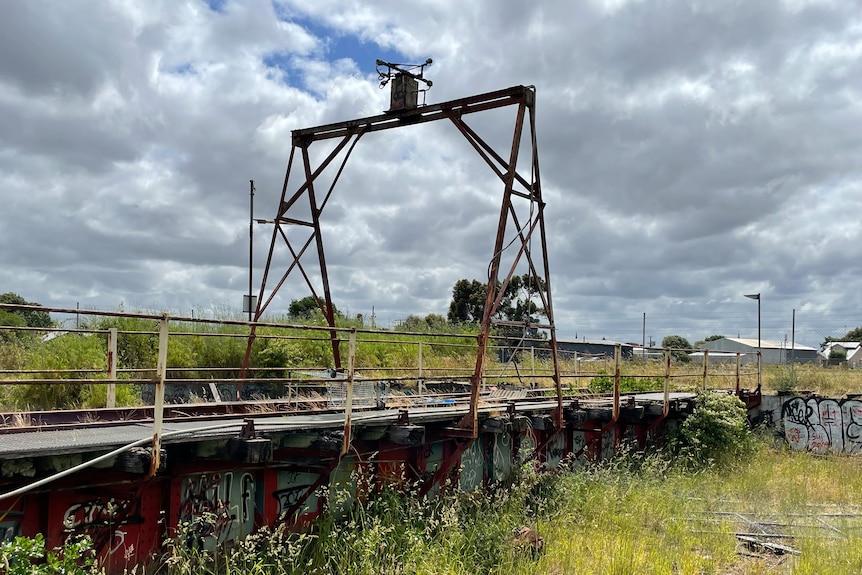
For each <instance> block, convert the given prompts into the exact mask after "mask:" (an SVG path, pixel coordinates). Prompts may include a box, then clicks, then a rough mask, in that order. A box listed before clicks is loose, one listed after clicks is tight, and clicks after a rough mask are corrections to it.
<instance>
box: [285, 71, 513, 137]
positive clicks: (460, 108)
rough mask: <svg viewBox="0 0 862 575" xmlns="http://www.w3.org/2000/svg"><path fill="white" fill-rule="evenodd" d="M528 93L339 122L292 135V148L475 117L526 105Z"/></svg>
mask: <svg viewBox="0 0 862 575" xmlns="http://www.w3.org/2000/svg"><path fill="white" fill-rule="evenodd" d="M529 91H530V90H529V88H527V87H525V86H512V87H511V88H506V89H504V90H497V91H495V92H487V93H485V94H478V95H476V96H469V97H467V98H459V99H457V100H450V101H448V102H443V103H441V104H432V105H430V106H424V107H421V108H414V109H407V110H400V111H397V112H388V113H386V114H380V115H377V116H370V117H367V118H360V119H356V120H348V121H346V122H336V123H333V124H325V125H322V126H316V127H313V128H303V129H299V130H293V131H292V132H291V134H292V138H293V145H294V146H298V147H303V146H307V145H309V144H310V143H311V142H314V141H318V140H326V139H330V138H339V137H345V136H350V135H353V134H355V133H357V132H358V131H359V130H363V131H365V132H377V131H380V130H388V129H390V128H398V127H401V126H404V125H412V124H422V123H425V122H432V121H434V120H440V119H442V118H445V117H447V116H448V115H450V114H457V115H463V114H472V113H475V112H481V111H484V110H491V109H494V108H501V107H504V106H511V105H513V104H518V103H521V102H522V101H524V100H525V99H526V98H527V93H528V92H529Z"/></svg>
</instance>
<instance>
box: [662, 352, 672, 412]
mask: <svg viewBox="0 0 862 575" xmlns="http://www.w3.org/2000/svg"><path fill="white" fill-rule="evenodd" d="M664 366H665V367H664V406H663V407H662V414H663V416H664V417H667V414H668V413H670V350H669V349H666V350H664Z"/></svg>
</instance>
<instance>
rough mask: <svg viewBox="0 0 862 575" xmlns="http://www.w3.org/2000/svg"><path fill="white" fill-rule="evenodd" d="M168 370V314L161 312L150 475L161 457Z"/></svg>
mask: <svg viewBox="0 0 862 575" xmlns="http://www.w3.org/2000/svg"><path fill="white" fill-rule="evenodd" d="M167 371H168V314H166V313H165V314H162V319H161V320H160V323H159V359H158V363H157V364H156V380H155V384H156V401H155V406H154V407H153V455H152V458H151V460H150V477H152V476H153V475H155V474H156V471H157V470H158V468H159V465H160V464H161V457H162V419H163V418H164V409H165V377H166V376H167Z"/></svg>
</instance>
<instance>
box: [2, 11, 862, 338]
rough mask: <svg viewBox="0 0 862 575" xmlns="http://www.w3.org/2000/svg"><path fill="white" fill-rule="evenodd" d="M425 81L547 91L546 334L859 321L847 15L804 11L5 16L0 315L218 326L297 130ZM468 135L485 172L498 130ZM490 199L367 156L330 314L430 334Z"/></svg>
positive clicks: (434, 156) (449, 171)
mask: <svg viewBox="0 0 862 575" xmlns="http://www.w3.org/2000/svg"><path fill="white" fill-rule="evenodd" d="M429 56H430V57H432V58H434V64H433V66H432V67H431V68H429V70H428V76H429V77H430V78H431V79H432V80H433V81H434V88H433V89H432V90H431V91H430V92H429V93H428V96H427V97H428V101H429V102H439V101H442V100H446V99H451V98H458V97H463V96H467V95H470V94H475V93H480V92H484V91H490V90H495V89H500V88H504V87H507V86H512V85H517V84H532V85H535V86H536V87H537V97H538V105H537V117H538V137H539V149H540V159H541V164H542V177H543V187H544V192H545V197H546V200H547V201H548V208H547V212H546V217H547V226H548V234H549V238H548V241H549V246H550V248H549V251H550V259H551V277H552V286H553V289H554V302H555V311H556V313H557V324H558V330H559V332H560V333H561V335H562V337H567V336H569V337H571V336H573V335H574V333H576V332H577V333H579V334H580V335H587V336H588V337H602V336H607V337H608V338H611V339H612V338H617V339H629V340H639V336H640V321H641V314H642V313H643V312H644V311H646V312H647V313H648V315H649V317H650V318H651V321H652V322H654V323H655V324H659V323H660V324H662V325H661V326H660V327H659V326H657V327H656V329H657V330H658V329H661V330H663V333H654V334H653V335H654V336H656V338H657V339H659V340H660V339H661V337H662V336H663V335H667V333H670V332H669V331H668V330H679V331H681V332H684V333H683V335H686V336H689V337H690V338H692V339H697V338H699V337H702V336H703V335H706V334H708V333H715V332H722V331H724V332H731V331H734V332H736V331H737V330H739V331H742V332H745V330H746V329H748V330H750V329H751V325H750V324H751V321H750V319H751V313H750V312H751V310H750V307H751V306H750V305H748V304H749V303H750V302H747V301H742V300H740V298H739V297H738V296H739V294H741V293H743V292H745V291H750V290H751V289H759V290H762V291H763V293H764V300H763V303H764V311H765V314H773V315H765V319H766V320H768V321H767V322H765V327H768V328H769V329H771V330H773V331H774V332H775V333H773V334H771V335H769V337H771V338H773V339H780V334H779V332H782V333H783V331H786V330H787V329H788V327H787V324H788V323H789V320H788V319H787V318H789V316H790V313H789V310H791V309H793V308H796V309H798V310H800V311H803V312H804V313H808V314H815V313H818V312H820V313H825V312H824V310H826V311H828V310H830V309H844V310H851V312H850V313H851V314H855V317H859V311H860V309H862V296H860V295H858V294H860V293H862V289H860V288H862V285H859V282H860V280H859V279H858V278H856V277H855V274H853V273H852V270H853V269H854V268H853V266H854V263H853V262H855V258H856V257H857V256H856V254H855V252H854V249H853V247H852V246H854V245H858V243H859V232H858V231H857V229H858V224H857V220H858V217H857V214H858V213H859V208H860V207H862V206H860V205H859V204H860V202H862V199H860V198H862V170H860V168H859V162H858V159H859V157H860V153H862V135H860V130H859V129H858V126H860V125H862V94H860V90H862V85H860V82H859V78H862V19H860V16H859V14H858V11H856V10H854V9H853V7H852V6H851V5H849V4H848V3H841V2H814V1H801V0H793V1H790V0H788V1H786V2H783V3H774V4H770V3H728V4H722V3H702V2H693V3H692V2H687V1H686V2H683V1H678V2H677V1H671V2H664V3H660V4H656V3H650V2H638V1H633V2H626V1H621V0H614V1H607V2H605V1H602V2H599V1H595V2H594V1H591V0H584V1H582V2H574V3H573V2H563V1H554V2H543V3H540V4H536V3H534V2H514V3H510V4H508V5H507V9H506V10H500V9H499V6H498V5H497V4H495V3H491V2H470V3H468V4H465V3H463V2H456V1H454V0H452V1H442V0H441V1H432V0H426V1H424V2H414V3H404V2H396V1H395V0H376V1H373V2H359V1H352V0H326V1H320V2H298V1H293V0H284V1H278V2H276V3H272V2H269V1H267V0H229V1H228V2H225V3H224V5H223V6H221V8H220V9H219V11H213V10H211V9H210V8H209V7H208V5H207V3H205V2H202V1H193V0H188V1H184V2H168V1H161V2H147V3H140V2H131V1H120V0H112V1H110V2H107V3H106V2H93V1H88V0H73V1H70V2H64V3H62V4H61V5H54V4H52V5H51V6H50V7H48V6H47V5H43V4H42V3H40V2H38V1H32V2H26V3H16V4H14V5H10V6H9V7H7V10H6V11H5V13H4V19H3V21H2V22H0V192H2V199H3V204H2V205H3V208H2V209H0V245H3V246H5V247H6V249H3V250H0V283H2V287H0V290H2V291H15V292H18V293H20V294H21V295H23V296H24V297H26V298H28V299H31V300H35V301H40V302H41V303H44V304H57V305H62V306H71V305H72V303H73V302H78V301H80V302H81V303H82V304H86V305H87V306H89V307H114V306H116V305H117V304H118V303H119V302H126V304H127V305H135V304H137V305H142V306H151V307H155V308H158V309H162V308H167V309H189V308H192V307H197V308H200V307H208V306H211V305H212V304H213V302H215V303H216V305H229V306H230V305H232V306H235V307H237V308H238V307H239V304H240V302H241V297H240V296H241V294H242V293H243V292H244V291H245V290H246V289H247V275H246V274H247V270H246V265H247V255H248V252H247V247H248V244H247V241H248V239H247V230H248V228H247V225H248V224H247V221H248V220H247V217H248V213H247V210H248V196H247V189H248V180H249V179H252V178H253V179H254V180H255V182H256V184H257V190H258V192H257V194H256V198H255V206H256V215H257V216H258V217H266V218H270V217H272V216H273V212H274V209H275V204H276V201H277V199H278V194H279V193H280V190H281V186H282V178H283V176H284V170H285V167H286V163H287V158H288V154H289V152H290V146H291V130H294V129H297V128H303V127H310V126H314V125H319V124H323V123H328V122H335V121H340V120H347V119H351V118H356V117H360V116H367V115H373V114H378V113H380V111H381V110H383V109H385V108H386V107H387V106H388V91H387V90H380V89H379V88H378V86H377V77H376V73H375V71H374V69H373V60H374V58H375V57H386V58H393V59H397V60H398V61H402V62H412V61H417V62H419V61H424V59H425V58H426V57H429ZM467 121H468V123H469V124H470V125H471V126H472V127H474V128H475V129H476V130H477V132H479V133H480V135H482V136H483V137H484V138H486V139H487V140H488V141H489V142H490V143H492V144H493V145H494V146H495V147H496V148H497V149H498V150H501V151H503V152H504V153H505V151H506V150H507V149H508V146H509V144H510V138H511V130H512V125H513V116H512V110H503V111H499V112H498V113H497V112H495V113H487V114H476V115H472V116H471V117H469V118H468V119H467ZM325 149H326V144H324V143H323V142H319V143H315V144H314V146H312V153H313V155H314V156H315V157H316V158H317V157H320V155H321V154H322V153H324V151H325ZM524 165H525V164H522V166H524ZM327 177H331V176H327ZM326 187H327V184H326V178H324V181H323V182H322V183H321V184H320V186H319V188H318V189H320V190H325V189H326ZM321 193H323V191H321ZM501 193H502V185H501V184H500V182H499V180H497V179H496V177H495V176H493V174H492V173H491V172H490V170H489V169H488V168H487V166H486V165H484V162H482V161H481V160H479V159H478V158H477V157H476V155H475V153H474V152H473V151H472V149H471V148H470V147H469V146H468V145H467V143H466V142H465V141H464V140H463V138H462V137H461V136H460V135H459V134H458V133H457V131H456V130H455V129H454V128H453V127H452V126H451V125H448V124H446V123H445V122H440V123H436V124H429V125H422V126H414V127H411V128H409V129H408V128H405V129H403V130H390V131H386V132H383V133H378V134H369V135H367V136H365V137H363V139H362V141H360V143H359V144H358V145H357V147H356V149H355V151H354V153H353V156H352V158H351V160H350V162H349V163H348V164H347V167H346V168H345V171H344V173H343V175H342V176H341V180H340V181H339V185H338V186H337V188H336V190H335V192H334V193H333V196H332V198H331V199H330V203H329V204H327V207H326V211H325V213H324V239H325V242H326V246H327V259H328V261H329V263H330V265H331V266H332V267H331V269H330V280H331V283H332V291H333V294H334V296H335V298H336V304H337V305H338V306H339V307H340V308H344V309H349V310H351V311H352V312H354V313H357V312H358V313H363V314H365V315H366V316H368V315H370V312H371V306H374V309H375V313H377V314H378V317H379V318H381V317H384V316H386V317H388V318H390V319H391V320H392V321H394V320H397V319H399V317H404V316H406V315H409V314H426V313H431V312H433V313H441V314H445V312H446V306H447V302H448V298H449V290H450V289H451V286H452V284H453V283H454V281H455V280H456V279H459V278H461V277H468V278H481V277H482V276H483V275H484V274H485V273H486V268H487V262H488V259H489V257H490V251H491V249H492V244H493V235H494V232H495V227H496V221H497V218H498V215H499V202H500V197H501ZM270 231H271V230H270V229H268V228H265V227H259V228H257V230H256V238H255V246H256V254H257V255H256V262H257V266H256V268H257V269H256V274H257V278H258V279H259V277H260V274H261V272H262V268H261V266H262V264H263V259H264V254H265V250H266V248H267V247H268V244H269V239H270V236H269V234H270ZM11 246H14V248H12V247H11ZM291 289H292V290H296V291H289V292H286V293H285V298H286V299H287V300H288V301H289V299H290V297H292V295H293V294H296V295H298V296H299V297H302V296H304V295H306V294H305V292H302V290H303V289H305V288H304V287H303V286H302V285H301V283H300V285H298V286H293V287H292V288H291ZM743 299H744V298H743ZM282 303H284V302H282ZM826 316H828V314H826V315H825V316H824V317H826ZM829 317H830V318H831V319H829V321H830V322H833V323H835V321H836V320H835V317H832V316H829ZM836 317H837V316H836ZM802 321H804V317H803V318H802ZM808 321H809V325H815V324H817V320H816V319H809V320H808ZM846 321H847V322H849V323H853V322H854V321H855V320H852V319H849V320H846ZM827 323H828V322H827V321H826V320H825V319H824V320H823V325H821V326H819V327H812V328H811V330H812V331H811V333H810V334H809V335H808V336H807V337H809V338H811V339H810V340H803V343H808V344H817V343H819V341H817V338H818V337H820V336H821V335H841V334H838V333H832V332H830V333H825V331H826V330H828V329H833V328H831V327H828V326H827V325H826V324H827ZM856 323H858V322H856ZM829 325H831V324H829ZM836 325H839V324H836ZM840 325H842V326H843V323H841V324H840ZM818 329H819V330H820V331H821V332H823V333H821V334H820V335H818V334H817V330H818ZM749 333H750V331H749ZM743 335H745V333H743ZM766 336H767V334H766V333H764V337H766Z"/></svg>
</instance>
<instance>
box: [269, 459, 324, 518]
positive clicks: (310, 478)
mask: <svg viewBox="0 0 862 575" xmlns="http://www.w3.org/2000/svg"><path fill="white" fill-rule="evenodd" d="M319 479H320V475H319V474H317V473H307V472H302V471H280V472H279V473H278V489H276V490H275V491H274V492H273V494H272V496H273V497H275V499H276V500H277V501H278V517H279V518H280V520H281V521H284V520H286V519H288V517H287V514H288V513H290V512H291V510H294V511H295V512H296V513H297V514H300V515H302V514H304V513H309V512H313V511H316V510H317V505H318V498H317V494H316V493H309V490H311V489H312V488H313V486H314V484H315V483H316V482H317V481H318V480H319ZM297 506H298V507H297Z"/></svg>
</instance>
